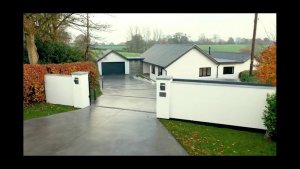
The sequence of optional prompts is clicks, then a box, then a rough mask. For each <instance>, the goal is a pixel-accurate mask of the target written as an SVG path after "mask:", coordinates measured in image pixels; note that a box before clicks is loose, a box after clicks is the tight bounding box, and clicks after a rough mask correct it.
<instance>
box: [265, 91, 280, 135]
mask: <svg viewBox="0 0 300 169" xmlns="http://www.w3.org/2000/svg"><path fill="white" fill-rule="evenodd" d="M263 120H264V125H265V126H266V127H267V133H268V135H269V136H271V137H275V136H276V135H277V130H276V94H272V95H269V94H268V95H267V105H266V109H265V111H264V115H263Z"/></svg>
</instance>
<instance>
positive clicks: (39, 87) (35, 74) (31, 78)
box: [23, 62, 99, 104]
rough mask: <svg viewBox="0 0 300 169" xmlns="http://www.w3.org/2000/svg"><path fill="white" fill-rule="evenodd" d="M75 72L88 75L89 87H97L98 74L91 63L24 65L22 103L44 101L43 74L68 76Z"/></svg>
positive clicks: (95, 67)
mask: <svg viewBox="0 0 300 169" xmlns="http://www.w3.org/2000/svg"><path fill="white" fill-rule="evenodd" d="M76 71H87V72H89V74H90V78H91V79H90V85H91V87H96V86H99V72H98V69H97V66H96V64H95V63H93V62H74V63H64V64H44V65H30V64H24V77H23V78H24V79H23V103H24V104H30V103H35V102H42V101H45V99H46V96H45V84H44V76H45V74H64V75H70V74H71V73H72V72H76Z"/></svg>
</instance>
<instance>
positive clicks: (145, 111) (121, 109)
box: [97, 106, 155, 114]
mask: <svg viewBox="0 0 300 169" xmlns="http://www.w3.org/2000/svg"><path fill="white" fill-rule="evenodd" d="M97 107H103V108H108V109H118V110H127V111H135V112H142V113H152V114H153V113H155V112H151V111H144V110H133V109H124V108H118V107H109V106H97Z"/></svg>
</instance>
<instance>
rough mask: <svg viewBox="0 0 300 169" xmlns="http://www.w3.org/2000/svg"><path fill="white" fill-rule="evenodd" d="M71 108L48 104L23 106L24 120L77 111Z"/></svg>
mask: <svg viewBox="0 0 300 169" xmlns="http://www.w3.org/2000/svg"><path fill="white" fill-rule="evenodd" d="M77 109H78V108H75V107H73V106H65V105H59V104H49V103H35V104H32V105H26V106H24V120H29V119H34V118H38V117H44V116H50V115H53V114H57V113H63V112H67V111H72V110H77Z"/></svg>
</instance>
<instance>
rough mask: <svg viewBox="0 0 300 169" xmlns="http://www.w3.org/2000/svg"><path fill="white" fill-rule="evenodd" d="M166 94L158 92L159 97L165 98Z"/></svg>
mask: <svg viewBox="0 0 300 169" xmlns="http://www.w3.org/2000/svg"><path fill="white" fill-rule="evenodd" d="M166 95H167V93H166V92H159V97H166Z"/></svg>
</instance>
